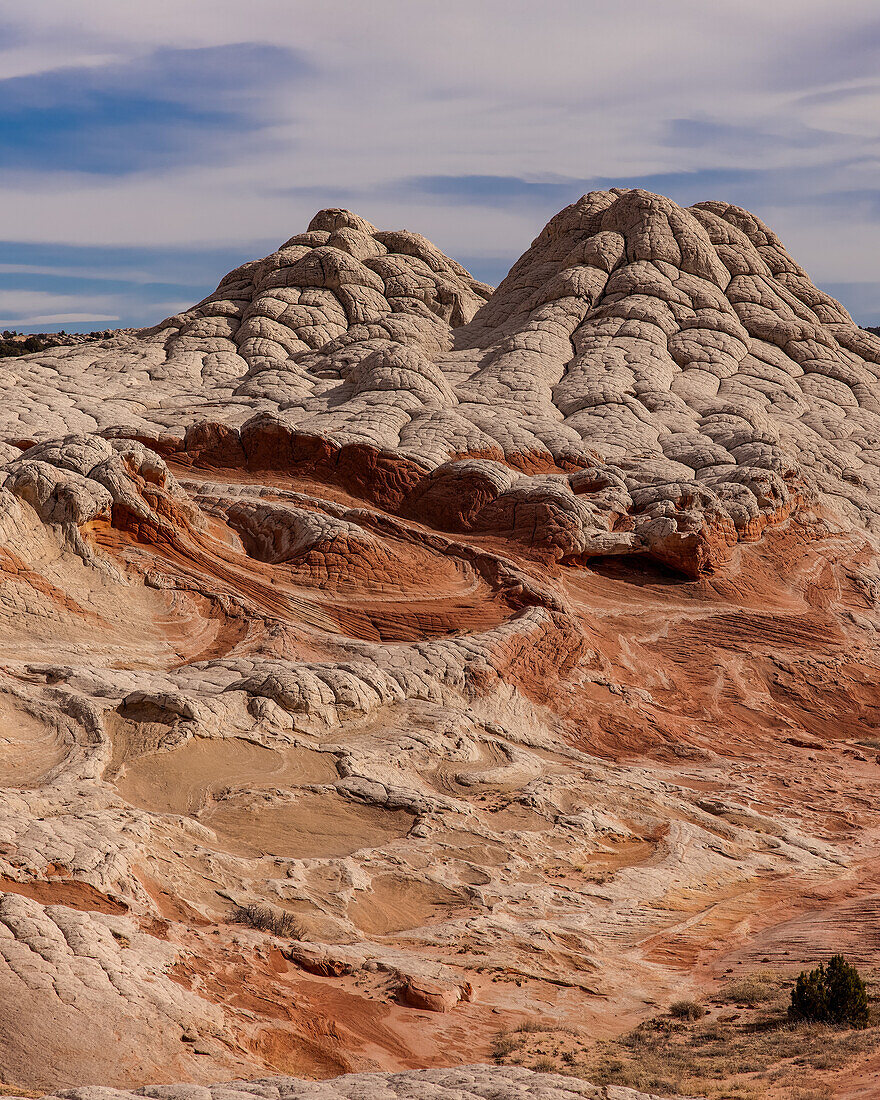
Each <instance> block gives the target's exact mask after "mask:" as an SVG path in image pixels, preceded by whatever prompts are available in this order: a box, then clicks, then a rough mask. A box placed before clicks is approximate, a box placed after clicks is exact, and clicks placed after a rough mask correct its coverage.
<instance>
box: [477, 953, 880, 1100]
mask: <svg viewBox="0 0 880 1100" xmlns="http://www.w3.org/2000/svg"><path fill="white" fill-rule="evenodd" d="M792 984H793V978H791V977H790V976H783V975H781V974H778V973H773V972H766V971H765V972H756V973H753V974H749V975H746V976H743V977H742V978H738V979H737V980H735V981H731V982H728V983H727V985H725V986H724V987H723V988H722V989H721V990H720V991H719V992H718V994H717V995H716V996H714V997H713V998H712V1006H711V1007H704V1006H702V1005H699V1004H698V1003H697V1002H695V1001H682V1002H676V1004H675V1005H671V1006H670V1010H669V1012H668V1013H664V1014H662V1015H658V1016H656V1017H654V1018H653V1019H651V1020H647V1021H645V1022H644V1023H642V1024H640V1025H639V1026H638V1027H636V1028H634V1029H633V1030H632V1031H630V1032H628V1033H627V1034H625V1035H621V1036H620V1037H619V1038H617V1039H613V1040H592V1039H590V1038H589V1037H587V1036H583V1035H579V1034H578V1033H576V1032H573V1031H571V1030H570V1029H564V1028H549V1027H548V1026H547V1025H546V1024H540V1023H538V1024H535V1023H530V1022H527V1023H526V1024H523V1025H520V1027H519V1028H517V1029H516V1030H515V1031H507V1032H502V1033H501V1034H500V1035H499V1036H498V1037H497V1039H496V1042H495V1047H494V1049H493V1057H494V1059H495V1061H496V1062H499V1063H501V1064H504V1065H524V1066H528V1067H530V1068H536V1069H540V1070H543V1071H544V1072H555V1073H561V1074H566V1075H568V1076H574V1077H579V1078H583V1079H585V1080H587V1081H591V1082H593V1083H594V1084H597V1085H622V1086H625V1087H629V1088H633V1089H638V1090H640V1091H642V1092H648V1093H655V1094H660V1095H674V1094H678V1095H686V1096H703V1097H706V1098H707V1100H768V1098H772V1100H829V1098H830V1097H831V1096H833V1095H834V1088H833V1083H832V1078H833V1075H834V1074H836V1073H837V1072H839V1071H841V1070H844V1069H845V1068H846V1067H848V1066H854V1065H856V1064H857V1063H858V1062H860V1061H861V1059H863V1058H864V1057H865V1056H866V1055H868V1054H870V1053H873V1052H876V1051H880V1011H878V1006H877V1005H872V1018H871V1021H870V1026H869V1027H868V1028H867V1029H866V1030H864V1031H860V1030H853V1029H844V1028H838V1027H833V1026H830V1025H828V1024H810V1023H799V1024H796V1023H792V1022H791V1021H789V1019H788V1016H787V1007H788V1002H789V997H790V993H791V988H792ZM695 1010H698V1012H697V1013H696V1014H695Z"/></svg>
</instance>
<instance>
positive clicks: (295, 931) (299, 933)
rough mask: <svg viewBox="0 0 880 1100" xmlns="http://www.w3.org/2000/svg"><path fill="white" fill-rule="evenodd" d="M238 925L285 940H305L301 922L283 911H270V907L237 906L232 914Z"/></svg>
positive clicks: (291, 914)
mask: <svg viewBox="0 0 880 1100" xmlns="http://www.w3.org/2000/svg"><path fill="white" fill-rule="evenodd" d="M232 919H233V920H234V921H235V923H236V924H246V925H247V926H248V928H256V929H258V930H259V931H261V932H271V933H272V935H273V936H281V937H283V938H284V939H291V940H303V939H305V929H304V928H303V926H302V924H301V923H300V921H298V920H297V918H296V917H295V916H294V915H293V913H288V912H286V911H285V910H283V909H270V908H269V906H268V905H236V907H235V911H234V912H233V914H232Z"/></svg>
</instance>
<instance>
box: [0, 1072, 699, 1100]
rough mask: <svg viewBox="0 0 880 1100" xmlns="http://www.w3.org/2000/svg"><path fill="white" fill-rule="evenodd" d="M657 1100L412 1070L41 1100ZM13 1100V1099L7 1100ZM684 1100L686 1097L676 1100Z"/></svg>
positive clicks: (623, 1091)
mask: <svg viewBox="0 0 880 1100" xmlns="http://www.w3.org/2000/svg"><path fill="white" fill-rule="evenodd" d="M142 1096H149V1097H154V1098H155V1100H250V1098H251V1097H257V1098H259V1100H489V1098H491V1097H500V1096H503V1097H505V1098H506V1100H577V1098H578V1097H581V1098H582V1100H663V1098H662V1097H658V1096H654V1095H650V1096H649V1095H648V1094H647V1093H644V1092H636V1090H635V1089H629V1088H620V1087H617V1086H614V1085H610V1086H607V1087H605V1088H596V1087H594V1086H593V1085H589V1084H587V1083H586V1082H584V1081H576V1080H574V1079H573V1078H571V1077H560V1076H559V1075H558V1074H541V1073H534V1072H532V1071H531V1070H527V1069H520V1068H514V1067H505V1068H503V1069H502V1068H500V1067H496V1066H463V1067H461V1068H458V1069H442V1070H414V1071H410V1072H409V1073H394V1074H390V1073H374V1074H369V1073H354V1074H349V1075H347V1076H345V1077H337V1078H336V1079H335V1080H333V1081H322V1082H317V1081H302V1080H297V1079H296V1078H293V1077H268V1078H265V1079H264V1080H259V1081H229V1082H224V1084H222V1085H215V1086H213V1087H211V1086H207V1087H201V1088H200V1087H198V1086H194V1085H165V1086H158V1087H156V1086H153V1087H148V1088H144V1089H139V1090H138V1091H137V1092H125V1091H122V1090H118V1089H106V1088H85V1089H74V1090H70V1091H69V1092H62V1093H58V1094H56V1095H53V1096H51V1097H47V1100H134V1098H135V1097H142ZM13 1100H15V1098H13ZM681 1100H686V1098H681Z"/></svg>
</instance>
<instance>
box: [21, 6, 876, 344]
mask: <svg viewBox="0 0 880 1100" xmlns="http://www.w3.org/2000/svg"><path fill="white" fill-rule="evenodd" d="M13 8H14V10H10V9H13ZM0 18H2V19H3V20H4V21H5V22H6V23H7V24H8V26H7V28H5V30H4V33H3V35H2V36H0V75H2V74H6V75H7V79H0V237H3V238H6V240H7V242H17V243H16V244H15V247H11V246H10V245H9V244H7V246H2V245H0V250H2V254H0V263H2V264H5V265H12V267H15V265H19V268H20V267H21V266H22V265H23V266H24V267H28V268H31V269H33V268H39V269H40V270H39V271H37V270H29V271H23V270H18V269H17V270H11V269H10V268H9V267H7V268H6V269H5V270H4V269H3V268H2V267H0V289H2V288H3V287H7V288H9V287H11V286H12V285H13V283H16V281H18V282H17V283H16V285H18V286H20V287H22V288H24V289H27V290H28V291H29V292H32V291H38V290H41V291H45V292H47V293H54V294H68V293H72V292H73V291H74V290H77V292H78V293H81V294H82V295H85V296H92V297H95V296H98V297H100V296H101V295H104V296H105V299H106V295H108V294H109V295H115V296H116V297H115V299H114V301H115V303H116V304H114V305H113V306H110V305H108V306H107V308H101V309H98V307H97V305H96V306H95V308H96V309H98V312H100V313H102V314H109V313H112V312H114V311H117V310H118V312H119V314H120V316H121V317H122V318H123V320H125V321H126V322H127V323H146V321H147V320H150V319H153V320H155V319H156V317H155V314H154V315H153V316H152V317H149V316H148V314H149V312H150V310H151V309H155V310H156V311H158V309H159V305H160V303H163V302H164V303H168V302H172V301H176V300H177V299H178V298H180V299H182V302H186V301H193V300H196V299H197V298H198V297H199V296H201V294H202V293H204V292H205V291H206V290H209V289H211V288H212V287H213V285H214V284H215V283H216V281H217V279H218V278H219V277H220V276H221V275H222V274H223V273H224V272H225V271H226V270H228V269H229V268H230V267H232V266H233V265H234V264H235V263H237V262H240V261H241V260H243V259H245V258H248V257H251V256H256V255H262V254H265V252H266V251H268V250H269V248H270V247H273V246H274V245H277V243H279V242H280V241H282V240H284V239H285V238H286V237H288V236H290V235H291V234H293V233H295V232H297V231H299V230H301V229H302V228H304V226H305V224H306V223H307V222H308V220H309V219H310V217H311V215H312V214H313V213H314V211H315V210H316V209H318V208H320V207H322V206H327V205H348V206H353V207H354V208H356V209H357V210H358V211H359V212H360V213H362V214H363V215H364V216H366V217H368V218H369V219H370V220H371V221H374V222H375V223H377V224H380V225H382V226H383V227H387V228H400V227H408V228H412V229H416V230H418V231H419V232H422V233H424V234H425V235H426V236H429V237H431V238H432V239H434V240H435V241H436V242H437V243H438V245H440V247H442V248H444V249H445V250H446V251H448V252H451V253H452V254H454V255H456V256H457V257H458V258H461V259H462V261H463V262H465V263H467V264H468V266H469V267H471V269H472V270H474V271H475V273H477V274H479V275H481V277H483V278H487V279H488V281H492V282H497V281H498V279H499V278H500V276H501V275H503V273H504V272H503V269H504V267H505V265H506V264H507V262H508V260H509V259H513V258H515V257H516V256H517V255H518V254H519V253H520V252H521V251H522V250H523V249H524V248H526V247H527V246H528V244H529V243H530V241H531V240H532V239H533V237H534V236H535V234H536V232H537V231H538V230H539V229H540V227H541V225H542V224H543V222H544V221H546V219H547V218H548V217H549V216H550V215H551V214H552V213H554V212H555V210H556V209H558V208H559V207H561V206H563V205H565V204H566V203H568V202H571V201H573V200H574V199H576V198H577V197H578V196H579V195H580V194H582V193H583V192H584V191H587V190H590V189H592V188H595V187H607V186H642V187H647V188H649V189H651V190H656V191H662V192H664V193H666V194H669V195H670V196H671V197H672V198H674V199H675V200H676V201H678V202H681V203H683V204H690V203H693V202H696V201H699V200H701V199H706V198H719V199H726V200H728V201H733V202H736V203H738V204H740V205H745V206H748V207H749V208H751V209H753V210H754V211H755V212H756V213H757V214H758V215H759V216H761V217H763V218H764V219H765V220H767V221H768V222H769V223H770V224H771V225H773V227H774V228H775V229H777V231H778V232H779V233H780V235H781V236H782V237H783V240H784V241H785V242H786V244H787V245H788V247H789V249H790V251H791V252H792V254H793V255H794V256H795V257H796V259H798V260H799V261H800V262H801V263H803V264H804V266H806V267H807V269H808V270H809V271H810V272H811V274H812V275H813V276H814V277H815V278H816V280H817V281H818V282H820V283H824V284H827V285H830V284H833V285H835V286H840V287H845V288H847V289H846V293H847V294H849V295H850V301H849V302H847V304H852V303H857V302H861V303H863V304H862V305H861V306H857V305H852V308H853V312H854V313H856V314H857V315H859V318H860V319H862V320H874V319H875V317H874V315H873V313H871V312H870V311H872V310H874V309H875V305H874V304H873V303H874V302H875V300H876V299H875V298H874V297H873V296H872V295H873V292H872V291H870V290H869V289H865V290H864V293H862V292H861V291H859V290H858V289H856V288H858V287H863V288H869V287H871V286H873V285H874V284H875V283H876V279H877V274H878V270H877V261H876V257H877V255H880V185H878V182H877V181H878V178H880V125H878V122H877V120H878V118H880V81H878V78H877V73H878V71H880V20H878V17H877V14H876V4H875V0H848V2H847V3H846V4H845V5H830V4H828V3H827V0H774V3H772V4H768V3H767V2H766V0H738V3H737V4H735V5H728V6H727V8H726V9H725V12H724V17H723V19H722V18H719V14H718V9H717V7H715V6H713V5H711V4H706V3H704V2H698V0H666V2H665V3H663V4H658V3H656V0H630V3H628V4H627V6H626V8H625V9H623V8H620V7H619V6H617V7H615V6H614V5H608V4H599V3H597V2H593V0H547V2H546V3H545V4H543V5H541V6H540V7H539V6H536V5H535V4H534V3H532V2H530V0H481V2H480V3H479V4H474V3H473V0H445V2H444V4H443V5H442V6H440V7H437V6H432V5H423V4H422V5H420V4H412V3H408V2H405V0H371V2H370V3H369V4H352V3H351V2H350V0H322V3H321V4H315V3H314V2H313V0H249V2H248V3H247V4H241V3H238V2H235V0H187V3H185V4H181V3H179V0H151V2H150V3H149V4H146V5H143V4H141V5H136V4H120V3H119V2H118V0H80V2H78V3H76V4H70V2H69V0H40V3H38V4H31V5H16V6H12V5H7V10H6V11H5V12H4V13H3V14H2V16H0ZM633 28H636V32H635V33H634V31H633ZM56 242H62V243H63V244H64V245H65V246H66V247H67V248H68V249H69V251H68V252H67V253H65V252H64V250H63V248H59V247H57V246H56ZM101 249H105V250H106V251H105V252H101ZM127 250H128V251H127ZM95 301H96V302H97V298H95ZM71 309H73V307H71ZM862 309H863V310H864V312H863V313H861V314H860V313H859V310H862ZM73 311H74V312H77V310H73ZM50 312H51V311H48V310H42V309H41V310H40V311H39V315H46V316H48V315H49V313H50ZM32 314H33V315H37V313H36V311H32ZM135 318H136V320H135Z"/></svg>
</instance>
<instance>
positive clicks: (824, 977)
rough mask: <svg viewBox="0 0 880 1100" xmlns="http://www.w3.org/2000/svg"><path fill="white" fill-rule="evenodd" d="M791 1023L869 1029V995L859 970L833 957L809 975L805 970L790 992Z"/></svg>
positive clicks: (837, 957) (789, 1010)
mask: <svg viewBox="0 0 880 1100" xmlns="http://www.w3.org/2000/svg"><path fill="white" fill-rule="evenodd" d="M788 1016H789V1019H790V1020H795V1021H798V1020H809V1021H811V1022H814V1023H824V1024H849V1025H850V1027H860V1028H861V1027H867V1026H868V991H867V989H866V988H865V983H864V981H863V980H862V978H861V976H860V974H859V972H858V970H856V968H855V967H854V966H850V965H849V963H848V962H847V961H846V960H845V959H844V957H843V955H834V956H833V958H832V959H831V961H830V962H829V963H828V966H827V967H824V966H822V965H821V964H820V965H819V966H818V967H816V969H815V970H811V971H810V972H809V974H808V973H807V972H806V971H805V970H803V971H801V973H800V975H799V976H798V980H797V982H796V983H795V987H794V989H793V990H792V991H791V1004H790V1006H789V1009H788Z"/></svg>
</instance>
